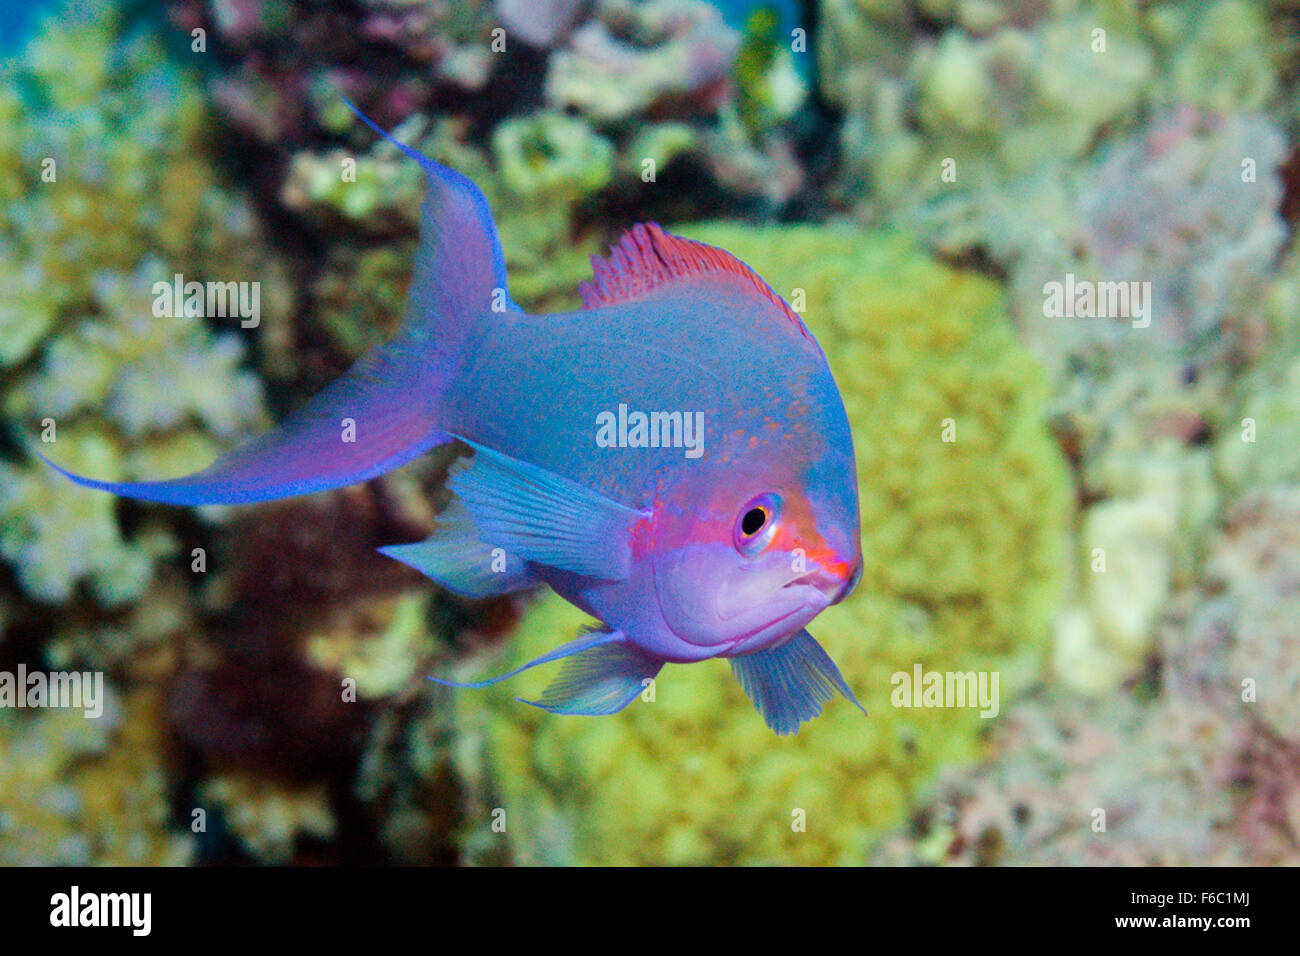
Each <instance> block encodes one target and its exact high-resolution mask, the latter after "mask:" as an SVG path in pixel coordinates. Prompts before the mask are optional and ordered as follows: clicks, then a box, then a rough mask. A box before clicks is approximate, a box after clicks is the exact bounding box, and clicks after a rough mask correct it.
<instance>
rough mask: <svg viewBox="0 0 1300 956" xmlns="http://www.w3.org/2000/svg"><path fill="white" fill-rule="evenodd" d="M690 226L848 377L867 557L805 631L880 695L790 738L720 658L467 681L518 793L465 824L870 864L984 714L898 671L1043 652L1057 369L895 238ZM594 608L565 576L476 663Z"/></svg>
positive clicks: (483, 831)
mask: <svg viewBox="0 0 1300 956" xmlns="http://www.w3.org/2000/svg"><path fill="white" fill-rule="evenodd" d="M682 231H683V232H684V233H685V234H687V235H690V236H691V237H693V238H698V239H702V240H703V241H705V242H709V243H712V244H714V245H718V246H721V247H723V248H725V249H728V250H730V251H732V252H734V253H735V254H736V255H738V256H740V257H741V258H742V259H744V260H745V261H746V262H748V263H750V264H751V265H752V266H753V267H754V268H755V269H756V270H757V271H758V272H759V274H760V275H762V276H764V277H765V278H766V279H767V280H768V281H769V282H770V283H771V284H772V286H773V288H775V289H776V291H777V292H779V293H781V294H782V295H783V296H785V297H786V298H787V300H789V301H791V302H792V303H794V304H795V305H796V306H800V305H806V310H807V313H806V319H807V322H808V324H809V327H810V328H811V329H812V330H813V332H814V333H815V334H816V335H817V336H818V339H819V341H820V342H821V343H822V345H823V346H824V347H825V349H826V351H827V354H828V356H829V358H830V363H831V367H832V369H833V371H834V372H835V374H836V377H837V381H838V382H839V384H840V387H841V389H842V391H843V393H844V396H845V401H846V405H847V407H848V411H849V417H850V421H851V424H852V426H853V430H854V440H855V445H856V448H857V454H858V462H859V482H860V487H859V494H860V497H861V502H862V528H863V553H864V562H865V568H864V572H863V578H862V583H861V584H860V585H859V587H858V589H857V591H856V592H855V593H854V595H853V596H852V597H851V598H850V599H849V600H848V601H846V602H845V603H844V604H842V605H839V606H837V607H834V608H831V609H829V610H828V611H826V612H825V613H824V614H822V615H821V616H820V617H819V618H818V619H817V621H815V622H814V624H813V626H812V630H813V631H814V633H815V634H817V635H818V637H819V639H820V640H821V641H822V643H824V644H825V646H826V647H827V649H828V650H829V651H830V653H831V655H832V656H833V657H834V658H835V660H836V661H837V662H838V663H839V665H840V667H841V669H842V670H843V672H844V674H845V677H846V678H847V680H848V682H849V683H850V685H852V686H853V687H854V688H855V690H856V691H857V693H858V695H859V696H860V698H861V699H862V702H863V704H864V705H865V706H866V708H867V710H868V711H869V712H870V716H868V717H863V716H862V714H861V713H859V712H858V711H857V710H856V709H854V708H853V707H851V706H850V705H849V704H848V703H847V702H845V701H843V700H835V701H832V702H831V703H830V704H829V705H828V707H827V710H826V712H825V713H824V714H823V715H822V716H821V717H819V718H817V719H816V720H814V721H813V722H812V723H811V724H809V725H807V726H806V727H804V728H803V729H802V730H801V731H800V733H799V734H798V736H796V737H793V738H780V737H776V736H774V735H772V733H771V732H770V731H769V730H768V729H767V728H766V727H765V726H764V724H763V721H762V719H761V718H760V717H759V715H758V714H757V713H756V712H755V711H754V709H753V708H752V707H751V706H750V704H749V703H748V702H747V701H746V699H745V697H744V695H743V693H742V692H741V690H740V688H739V686H738V685H737V684H736V682H735V680H734V679H733V677H732V676H731V674H730V672H729V669H728V667H727V665H726V664H725V663H724V662H722V661H706V662H703V663H700V664H692V665H686V666H672V665H670V666H669V667H667V668H666V669H665V670H664V672H663V674H662V675H661V676H660V678H659V680H658V682H657V684H656V688H655V700H654V701H653V702H652V703H651V702H645V701H643V700H638V701H636V702H634V703H633V705H632V706H631V707H629V708H628V709H627V710H626V711H624V712H623V713H621V714H618V715H616V716H613V717H608V718H583V717H553V716H550V715H546V714H543V713H541V712H540V711H536V710H533V709H532V708H529V707H526V706H524V705H522V704H518V703H515V702H514V701H513V700H512V696H513V694H515V693H518V694H520V695H522V696H525V697H527V696H534V697H535V696H536V693H537V692H538V691H539V690H540V688H541V687H542V686H543V685H544V683H545V681H546V676H545V675H540V674H539V675H537V676H533V675H528V676H527V677H521V678H520V680H519V681H518V684H517V686H512V687H510V688H509V690H508V691H507V690H485V691H473V692H471V691H461V692H458V693H457V694H456V695H455V700H456V705H457V707H458V720H459V723H460V728H461V733H462V739H463V741H464V742H465V744H466V745H465V746H464V747H462V752H461V757H460V766H461V767H462V770H463V772H465V773H467V774H469V775H470V776H475V775H477V776H481V777H485V778H486V779H480V780H478V781H477V782H478V783H480V784H486V785H488V786H490V787H493V788H495V790H496V792H497V793H498V794H499V800H498V803H497V805H496V807H493V809H500V810H502V811H504V815H503V816H501V815H498V817H497V818H493V817H491V816H487V817H485V818H484V819H481V820H469V821H467V827H468V829H469V831H470V832H468V833H467V834H466V835H465V836H466V843H467V845H469V846H472V847H474V848H475V852H478V850H479V848H483V847H487V846H492V845H493V844H494V843H496V842H498V841H502V840H504V841H505V842H507V843H508V845H509V848H510V850H511V851H512V853H513V856H514V859H515V860H517V861H519V862H577V863H614V864H622V863H672V864H687V863H718V862H741V863H799V864H824V863H851V862H860V861H861V860H863V859H864V854H865V852H866V849H867V846H868V844H869V842H870V840H871V839H872V837H873V835H874V834H877V833H879V832H881V831H882V830H883V829H884V828H886V827H888V826H890V825H892V824H895V823H896V822H897V821H898V820H899V819H900V817H901V816H902V814H903V813H904V811H905V808H906V807H907V806H908V802H909V799H910V797H911V794H912V793H913V792H914V791H915V789H916V788H917V786H918V785H919V784H921V783H922V782H923V781H925V780H926V779H928V778H929V777H930V776H932V774H933V772H934V770H935V769H936V768H937V767H939V766H942V765H946V764H951V763H955V762H960V761H964V760H968V759H970V758H972V757H973V756H975V755H976V754H977V752H978V750H979V732H980V730H981V727H982V723H983V722H982V721H981V719H980V717H979V716H978V715H977V713H976V712H975V711H973V710H967V709H941V708H934V709H921V708H917V709H902V708H895V707H893V706H891V703H890V692H891V689H892V686H891V676H892V675H893V674H895V673H897V672H899V671H910V670H911V669H912V667H913V666H914V665H915V664H920V665H922V666H923V667H924V668H925V669H926V670H927V671H930V670H956V671H969V670H996V671H998V672H999V673H1000V675H1001V685H1002V691H1003V693H1004V695H1005V694H1006V693H1007V691H1014V689H1015V688H1016V687H1017V686H1022V685H1023V684H1024V683H1025V682H1026V681H1027V680H1028V679H1029V678H1030V676H1032V675H1033V674H1034V673H1036V669H1037V666H1038V662H1039V653H1038V652H1039V650H1040V648H1041V647H1042V645H1043V643H1044V639H1045V638H1046V636H1047V632H1048V628H1049V623H1050V618H1051V616H1052V613H1053V610H1054V608H1055V603H1056V600H1057V587H1056V585H1057V580H1058V577H1059V574H1060V571H1061V568H1062V565H1063V559H1064V555H1063V553H1062V547H1061V542H1062V540H1063V536H1064V530H1065V527H1066V524H1067V520H1068V516H1069V511H1070V492H1069V489H1070V484H1069V481H1068V476H1067V473H1066V470H1065V468H1064V464H1063V462H1062V461H1061V460H1060V457H1059V454H1058V453H1057V450H1056V449H1055V447H1054V446H1053V444H1052V442H1051V440H1050V439H1049V438H1048V436H1047V435H1046V434H1045V432H1044V430H1043V428H1042V421H1041V415H1042V407H1043V401H1044V399H1045V392H1044V384H1043V382H1042V376H1041V374H1040V370H1039V369H1038V367H1037V365H1036V363H1035V362H1034V361H1033V360H1032V359H1031V358H1030V357H1029V356H1028V355H1027V354H1026V353H1025V352H1024V351H1023V350H1022V349H1021V348H1020V347H1019V346H1018V345H1017V343H1016V341H1015V339H1014V337H1013V335H1012V333H1011V331H1010V329H1009V328H1008V326H1007V323H1006V320H1005V317H1004V314H1003V306H1002V302H1001V297H1000V294H999V292H998V289H997V287H996V286H994V285H993V284H992V283H990V282H987V281H985V280H982V279H977V278H973V277H970V276H967V275H963V274H960V273H956V272H952V271H950V270H947V269H945V268H943V267H940V266H938V265H936V264H934V263H933V262H931V261H929V260H928V259H926V258H924V257H923V256H921V255H919V254H918V253H917V252H916V251H915V249H914V248H913V247H912V246H911V244H910V243H909V242H907V241H906V240H905V239H903V238H901V237H898V236H894V235H880V234H863V233H860V232H855V231H848V230H837V229H830V228H817V227H799V228H785V229H767V230H762V231H752V230H746V229H741V228H737V227H731V226H724V225H717V226H710V227H700V228H691V229H687V230H682ZM945 419H951V420H952V421H951V425H952V426H953V427H955V436H954V437H955V440H953V441H950V442H947V441H944V440H943V438H944V430H945ZM583 620H584V618H583V615H582V614H580V613H579V612H578V611H576V610H574V609H572V608H570V607H569V606H568V605H566V604H565V603H564V602H562V601H560V600H559V599H558V598H555V597H553V596H552V597H548V598H547V599H545V600H543V601H542V603H540V604H539V605H538V606H537V607H536V608H534V609H533V610H531V611H530V612H529V613H528V614H527V615H526V617H525V618H524V621H523V623H522V625H521V627H520V629H519V633H518V636H517V637H516V638H515V639H514V640H513V642H512V643H511V645H510V646H509V651H508V654H507V655H506V659H504V660H494V661H491V662H482V663H481V665H480V667H476V668H475V669H476V670H478V669H481V670H483V671H489V670H490V671H494V672H495V671H497V670H498V669H501V668H504V667H506V666H510V665H512V664H515V663H522V662H523V661H524V660H527V659H529V658H530V657H533V656H536V655H537V654H538V653H540V652H542V651H543V650H545V649H549V648H550V647H553V646H554V645H555V644H557V643H558V642H560V641H561V640H563V639H566V638H567V637H568V636H570V635H571V634H572V633H573V631H575V630H576V628H577V627H578V625H579V624H580V623H582V622H583ZM1004 707H1005V703H1004ZM478 741H481V742H482V745H483V746H484V747H485V748H486V750H487V760H486V761H485V762H480V761H479V760H478V758H477V756H476V755H474V753H473V751H474V749H475V747H476V742H478ZM475 767H485V769H484V770H482V771H481V772H478V773H477V774H476V771H475V769H474V768H475ZM494 822H496V823H497V828H496V829H495V830H494V829H493V824H494ZM501 822H503V823H504V825H505V828H504V831H503V832H502V831H501V830H500V823H501Z"/></svg>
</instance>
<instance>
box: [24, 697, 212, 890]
mask: <svg viewBox="0 0 1300 956" xmlns="http://www.w3.org/2000/svg"><path fill="white" fill-rule="evenodd" d="M104 692H105V696H106V697H107V698H108V699H107V701H105V702H104V712H103V715H102V716H100V717H97V718H88V717H86V716H85V714H84V713H83V712H82V711H81V710H75V709H50V710H44V711H39V712H28V711H16V710H11V709H5V710H0V865H4V866H90V865H91V864H99V865H106V866H181V865H184V864H186V863H189V862H190V861H191V859H192V858H193V855H194V849H195V845H194V841H193V837H192V835H191V834H190V833H188V832H187V831H185V830H181V829H176V828H173V827H172V826H171V825H170V823H169V818H170V816H171V808H170V805H169V796H170V795H169V793H168V789H169V788H168V781H167V775H166V765H165V762H164V760H163V756H162V755H163V753H164V752H165V730H164V725H163V720H162V710H163V703H162V698H161V695H160V694H159V693H157V692H155V691H137V692H134V693H132V694H130V695H128V696H127V697H126V699H125V700H122V699H120V698H118V697H117V695H116V694H115V693H114V692H113V690H112V688H111V687H108V686H105V688H104Z"/></svg>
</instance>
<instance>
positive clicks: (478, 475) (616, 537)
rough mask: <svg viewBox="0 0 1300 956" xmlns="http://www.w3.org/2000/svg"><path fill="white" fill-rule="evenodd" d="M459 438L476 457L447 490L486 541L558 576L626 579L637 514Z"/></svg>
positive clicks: (459, 468)
mask: <svg viewBox="0 0 1300 956" xmlns="http://www.w3.org/2000/svg"><path fill="white" fill-rule="evenodd" d="M457 437H459V436H457ZM461 440H462V441H464V442H465V443H466V444H467V445H469V446H470V447H471V448H473V449H474V457H473V458H472V459H461V460H460V461H459V462H457V463H456V465H455V466H453V468H452V470H451V473H450V476H449V478H448V480H447V487H449V488H450V489H451V490H452V491H454V492H455V493H456V496H457V497H458V498H460V500H461V501H462V502H464V504H465V507H466V509H468V511H469V513H470V515H471V516H473V519H474V523H475V524H476V525H477V526H478V528H479V532H480V534H481V535H482V536H483V538H484V540H487V541H493V542H496V543H497V544H499V545H500V546H501V547H503V548H505V549H506V551H507V552H508V553H511V554H516V555H518V556H519V557H521V558H523V559H524V560H525V561H532V562H535V563H537V564H544V565H547V566H548V567H552V568H558V569H559V570H562V571H570V572H573V573H574V574H584V575H587V576H589V577H595V578H604V579H606V580H611V581H618V580H622V579H624V578H626V577H627V576H628V572H629V569H630V566H631V537H632V526H633V525H634V524H635V523H636V522H637V521H638V520H639V519H640V518H641V517H642V515H641V513H640V512H638V511H635V510H634V509H632V508H628V507H626V506H624V505H621V504H619V503H618V502H616V501H611V500H610V499H608V498H606V497H605V496H604V495H601V494H597V493H596V492H594V491H592V490H591V489H589V488H585V487H583V486H582V485H580V484H578V483H577V482H575V481H570V480H569V479H568V478H565V477H563V476H562V475H557V474H555V473H554V472H551V471H547V470H546V469H545V468H539V467H538V466H536V465H532V464H529V463H528V462H525V461H520V460H519V459H517V458H511V457H510V456H509V455H503V454H501V453H500V452H496V451H493V450H492V449H490V448H485V447H483V446H482V445H479V444H476V443H475V442H472V441H468V440H466V439H463V438H462V439H461Z"/></svg>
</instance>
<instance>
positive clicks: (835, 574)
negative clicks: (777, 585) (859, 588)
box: [781, 561, 862, 606]
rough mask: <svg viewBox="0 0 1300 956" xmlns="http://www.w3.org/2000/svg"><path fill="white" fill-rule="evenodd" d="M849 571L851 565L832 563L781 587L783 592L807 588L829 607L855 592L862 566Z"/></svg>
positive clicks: (839, 562)
mask: <svg viewBox="0 0 1300 956" xmlns="http://www.w3.org/2000/svg"><path fill="white" fill-rule="evenodd" d="M848 569H849V565H848V564H847V563H846V562H843V561H835V562H832V563H831V565H830V567H829V568H827V567H821V566H820V565H818V566H817V567H815V568H813V570H811V571H808V572H806V573H804V574H801V575H799V577H797V578H792V579H791V580H789V581H787V582H786V583H785V584H783V585H781V590H783V591H785V590H788V589H789V588H798V587H806V588H809V589H811V590H813V591H816V592H817V593H818V594H820V595H822V596H823V597H824V598H825V600H826V604H827V605H828V606H829V605H831V604H837V603H839V602H840V601H841V600H843V598H844V596H845V595H846V594H848V593H849V592H850V591H852V590H853V586H854V585H855V584H857V583H858V579H859V578H860V577H861V576H862V565H861V564H859V565H858V566H857V568H856V569H855V570H854V571H853V572H852V573H849V570H848Z"/></svg>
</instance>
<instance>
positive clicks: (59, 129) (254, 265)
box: [0, 3, 286, 605]
mask: <svg viewBox="0 0 1300 956" xmlns="http://www.w3.org/2000/svg"><path fill="white" fill-rule="evenodd" d="M121 17H122V14H121V12H120V11H118V10H117V9H116V7H114V6H113V5H110V4H104V3H91V4H83V5H79V6H77V8H76V10H75V11H71V10H70V11H69V12H68V14H67V15H66V16H64V17H62V18H61V19H60V20H59V21H58V25H57V26H54V27H53V28H51V29H49V30H47V31H45V32H44V33H43V34H42V35H41V36H40V37H38V38H37V39H35V40H33V41H32V42H31V44H29V46H28V47H27V49H26V51H25V55H24V57H23V58H21V59H19V60H14V61H11V62H10V63H8V64H6V65H5V66H4V67H3V68H2V69H0V117H2V118H3V121H4V123H5V128H6V130H7V131H8V134H7V135H6V136H5V137H4V139H3V141H0V179H2V180H3V181H4V184H5V185H4V186H3V187H0V189H3V190H4V193H5V195H4V206H5V210H4V215H3V218H0V366H7V367H8V368H7V370H6V371H7V374H6V376H5V379H4V382H3V385H0V414H2V415H3V424H4V425H5V426H7V427H8V429H9V430H10V431H11V432H12V433H13V435H14V437H15V438H17V439H18V440H19V442H20V443H22V442H23V441H24V440H31V439H32V438H34V436H35V434H36V430H37V429H38V428H39V429H41V432H40V434H41V437H42V438H43V440H44V441H45V442H47V443H51V444H48V445H46V446H42V447H43V450H44V451H46V452H47V453H49V455H50V456H51V457H52V458H53V459H54V460H57V461H58V462H60V464H63V465H65V466H67V467H71V468H75V469H78V470H83V471H85V472H87V473H90V474H92V475H95V476H97V477H105V478H112V477H117V478H143V477H158V476H161V475H174V474H178V473H181V472H184V471H187V470H192V469H193V467H194V465H195V462H202V461H204V460H210V459H211V458H212V457H214V456H215V453H216V451H217V450H218V446H219V445H224V444H226V443H228V442H230V441H232V440H235V439H237V438H239V437H240V436H242V435H243V434H245V433H246V432H248V431H249V430H251V429H252V428H253V427H255V426H257V425H259V424H260V423H261V419H262V414H263V413H262V395H261V386H260V384H259V382H258V381H257V379H256V377H255V376H254V375H253V374H251V373H250V372H248V371H247V370H246V369H245V368H244V367H243V366H244V358H245V355H244V346H243V343H242V340H241V339H240V338H239V337H238V335H236V334H235V332H236V331H237V330H236V328H235V323H236V322H237V321H238V320H236V319H226V320H222V321H227V322H229V323H230V332H228V333H222V334H214V332H213V331H212V330H211V328H210V327H209V325H208V324H207V323H206V322H205V321H204V320H203V319H202V318H194V317H189V316H184V315H179V316H178V315H174V314H172V315H167V314H164V315H158V314H156V312H157V311H163V312H166V311H167V310H156V309H155V304H156V297H155V294H154V293H155V284H156V283H164V284H170V283H171V282H172V280H173V277H174V276H175V275H176V274H178V273H180V274H183V276H184V278H185V280H186V281H192V280H199V281H204V280H214V281H221V282H230V281H258V282H260V283H261V286H262V288H261V289H260V292H261V295H260V301H261V304H262V309H263V317H270V316H272V315H273V314H275V313H277V312H283V311H284V304H285V303H284V300H285V298H286V297H285V296H283V295H280V294H279V288H280V285H281V283H282V279H281V275H282V273H281V272H280V270H279V268H278V266H277V264H276V263H275V261H274V259H272V258H271V257H270V256H268V254H267V253H266V251H265V249H264V248H263V246H262V244H261V237H260V233H259V230H258V226H257V222H256V220H255V218H254V217H253V214H252V212H251V209H250V208H249V207H248V206H247V205H246V204H245V203H243V202H241V201H240V200H238V199H236V198H233V197H232V196H231V195H230V194H229V193H227V192H226V191H225V190H224V188H223V187H222V186H221V184H220V183H219V182H218V178H217V175H216V172H215V170H214V169H213V168H212V166H211V165H210V163H209V161H208V160H207V159H206V156H205V146H206V142H205V138H206V135H207V133H206V130H207V122H208V117H207V113H206V111H205V110H204V108H203V105H202V96H201V93H200V91H199V88H198V86H197V85H196V83H195V82H194V81H193V79H192V78H191V77H189V76H188V75H187V74H185V73H182V72H180V71H178V70H177V69H176V68H175V67H174V66H172V65H171V64H169V63H168V61H167V59H166V57H165V56H164V53H163V49H162V44H161V43H160V42H159V41H157V40H155V39H151V38H148V37H144V36H141V37H137V38H134V39H122V27H121ZM71 62H75V63H76V68H75V69H69V68H68V64H69V63H71ZM34 91H39V94H40V95H39V98H38V97H37V95H36V93H35V92H34ZM172 311H173V312H174V311H178V310H172ZM179 311H183V310H179ZM0 469H2V470H3V474H2V476H0V477H2V478H3V487H2V488H0V517H2V518H3V525H2V526H0V527H2V529H3V530H0V557H3V558H4V559H5V560H6V561H9V562H11V563H13V564H14V565H15V566H16V570H17V575H18V580H19V582H20V584H21V585H22V586H23V588H24V589H25V590H26V591H28V593H30V594H31V595H32V596H33V597H35V598H37V599H39V600H42V601H47V602H58V601H63V600H66V599H67V598H69V596H70V594H71V591H72V588H73V586H74V585H75V584H76V583H77V582H78V581H80V580H87V581H89V583H90V584H91V586H92V589H93V591H94V593H95V595H96V597H97V598H98V599H99V601H100V602H101V603H103V604H105V605H116V604H121V603H123V602H127V601H130V600H134V599H137V598H139V597H140V596H141V594H142V593H143V592H144V590H145V589H146V588H147V586H148V584H149V582H150V580H151V577H152V569H153V562H154V560H155V559H156V558H157V557H158V556H159V555H160V554H162V553H165V552H166V551H168V550H169V549H170V547H171V545H170V543H169V541H168V539H167V536H166V534H165V533H164V534H161V535H150V536H148V538H149V540H145V539H144V538H143V537H142V536H139V535H137V537H136V539H134V540H127V539H126V536H125V535H124V534H123V533H122V531H121V529H120V528H119V526H118V524H117V518H116V514H115V511H114V504H113V502H112V500H111V499H110V498H108V497H107V496H105V495H103V494H102V493H99V492H92V491H87V490H85V489H79V488H74V487H73V486H71V485H69V484H67V483H66V482H64V481H63V480H62V479H59V478H57V476H55V475H54V474H53V472H51V471H50V470H48V469H46V468H44V466H41V465H39V463H35V462H34V461H33V460H32V459H31V458H30V456H27V457H26V458H25V460H23V461H22V462H21V463H14V464H11V463H3V462H0Z"/></svg>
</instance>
